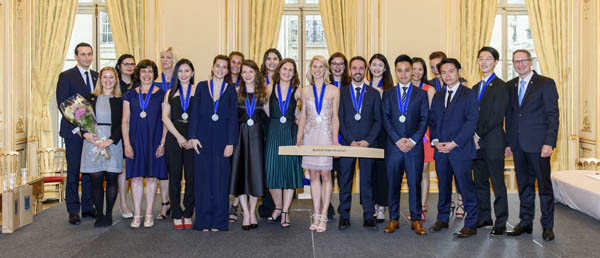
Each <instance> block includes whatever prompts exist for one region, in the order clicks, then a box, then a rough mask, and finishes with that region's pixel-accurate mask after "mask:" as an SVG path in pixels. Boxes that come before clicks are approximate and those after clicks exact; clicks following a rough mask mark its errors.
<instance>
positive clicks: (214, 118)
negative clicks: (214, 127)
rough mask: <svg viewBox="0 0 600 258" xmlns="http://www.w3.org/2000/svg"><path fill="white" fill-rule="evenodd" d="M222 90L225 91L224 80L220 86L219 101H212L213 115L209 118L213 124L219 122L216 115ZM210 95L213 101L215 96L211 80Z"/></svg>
mask: <svg viewBox="0 0 600 258" xmlns="http://www.w3.org/2000/svg"><path fill="white" fill-rule="evenodd" d="M224 90H225V80H223V84H221V93H219V99H218V100H217V101H214V105H213V115H212V117H211V118H212V120H213V121H215V122H216V121H219V115H217V110H218V109H219V102H221V97H223V91H224ZM210 95H211V96H212V97H213V99H214V97H215V94H214V86H213V80H210Z"/></svg>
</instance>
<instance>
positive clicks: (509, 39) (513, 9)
mask: <svg viewBox="0 0 600 258" xmlns="http://www.w3.org/2000/svg"><path fill="white" fill-rule="evenodd" d="M490 46H492V47H494V48H496V49H497V50H498V52H499V53H500V61H499V62H498V65H497V66H496V69H495V72H496V74H497V75H498V76H499V77H501V78H502V79H504V80H505V81H507V80H510V79H512V78H514V77H517V73H516V72H515V71H514V68H513V64H512V53H513V51H515V50H517V49H527V50H529V52H531V56H532V58H533V67H532V68H533V69H534V70H539V65H538V61H537V56H536V53H535V49H534V47H533V39H532V37H531V29H530V27H529V17H528V15H527V7H526V6H525V0H498V12H497V14H496V20H495V21H494V29H493V31H492V39H491V42H490Z"/></svg>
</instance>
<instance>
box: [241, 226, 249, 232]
mask: <svg viewBox="0 0 600 258" xmlns="http://www.w3.org/2000/svg"><path fill="white" fill-rule="evenodd" d="M242 229H243V230H244V231H248V230H250V225H245V226H244V225H242Z"/></svg>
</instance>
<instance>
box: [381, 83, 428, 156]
mask: <svg viewBox="0 0 600 258" xmlns="http://www.w3.org/2000/svg"><path fill="white" fill-rule="evenodd" d="M396 87H398V86H395V87H394V88H392V89H389V90H386V91H385V92H383V125H384V127H385V131H386V132H387V135H388V137H387V140H386V148H385V151H386V152H400V149H398V147H397V146H396V142H398V140H400V139H401V138H410V139H412V140H413V141H414V142H415V143H416V144H415V146H414V147H413V148H412V149H411V150H410V152H409V153H416V152H421V153H422V152H423V136H424V135H425V131H427V122H428V120H429V99H428V98H427V92H426V91H424V90H422V89H419V87H417V86H414V85H413V86H412V90H411V91H412V92H411V94H410V97H409V101H408V107H407V108H406V122H404V123H400V121H399V120H398V119H399V118H400V116H401V115H402V114H401V113H400V108H399V107H398V92H397V89H396Z"/></svg>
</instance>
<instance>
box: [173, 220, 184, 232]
mask: <svg viewBox="0 0 600 258" xmlns="http://www.w3.org/2000/svg"><path fill="white" fill-rule="evenodd" d="M175 220H177V219H174V220H173V226H174V227H175V229H177V230H181V229H183V222H182V224H179V225H177V224H175ZM179 220H181V219H179Z"/></svg>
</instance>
